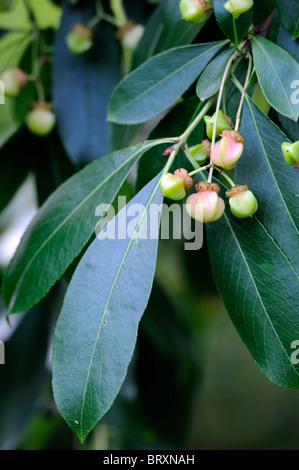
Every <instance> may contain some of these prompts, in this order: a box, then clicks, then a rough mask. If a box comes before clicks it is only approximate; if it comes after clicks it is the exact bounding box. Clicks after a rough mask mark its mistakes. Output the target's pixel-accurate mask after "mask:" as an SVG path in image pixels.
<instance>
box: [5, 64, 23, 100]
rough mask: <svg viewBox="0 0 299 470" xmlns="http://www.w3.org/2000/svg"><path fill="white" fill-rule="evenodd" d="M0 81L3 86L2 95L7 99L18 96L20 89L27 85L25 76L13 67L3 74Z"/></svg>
mask: <svg viewBox="0 0 299 470" xmlns="http://www.w3.org/2000/svg"><path fill="white" fill-rule="evenodd" d="M0 81H1V82H2V83H3V85H4V94H5V96H7V97H9V98H14V97H15V96H18V94H19V93H20V91H21V90H22V88H24V86H25V85H26V83H27V76H26V74H25V73H24V72H23V71H22V70H21V69H19V68H17V67H15V68H12V69H9V70H6V71H5V72H3V74H2V75H1V76H0Z"/></svg>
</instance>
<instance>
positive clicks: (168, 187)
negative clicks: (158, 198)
mask: <svg viewBox="0 0 299 470" xmlns="http://www.w3.org/2000/svg"><path fill="white" fill-rule="evenodd" d="M160 185H161V190H162V193H163V195H164V196H165V197H168V198H169V199H173V200H174V201H180V200H181V199H184V197H185V196H186V190H185V185H184V180H183V178H180V177H178V176H175V175H173V174H172V173H165V175H163V176H162V178H161V182H160Z"/></svg>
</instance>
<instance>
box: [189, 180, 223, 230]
mask: <svg viewBox="0 0 299 470" xmlns="http://www.w3.org/2000/svg"><path fill="white" fill-rule="evenodd" d="M196 190H197V193H195V194H191V196H189V197H188V199H187V201H186V210H187V212H188V214H189V215H190V217H192V218H193V219H195V220H198V221H199V222H203V223H208V222H215V221H216V220H218V219H220V217H222V215H223V213H224V210H225V204H224V201H223V199H221V198H220V197H219V196H218V194H219V192H220V186H219V185H218V184H209V183H206V182H201V183H198V184H197V185H196Z"/></svg>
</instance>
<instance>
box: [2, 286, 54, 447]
mask: <svg viewBox="0 0 299 470" xmlns="http://www.w3.org/2000/svg"><path fill="white" fill-rule="evenodd" d="M53 299H54V302H55V301H56V302H57V293H56V292H55V295H54V296H53V297H52V298H51V299H49V298H48V299H44V301H43V302H41V303H40V304H39V305H37V306H36V307H34V308H33V309H32V310H30V311H29V312H27V313H26V315H25V318H22V320H21V322H20V324H19V325H18V326H17V328H16V329H15V331H14V332H13V334H12V336H10V338H9V339H8V340H7V341H5V365H1V374H0V413H1V421H0V450H9V449H12V450H15V449H16V448H18V445H19V443H20V440H21V439H22V438H23V436H24V432H25V431H26V429H27V427H28V424H29V422H30V420H31V419H32V415H33V414H34V413H35V412H36V409H37V402H38V398H39V396H40V391H41V388H42V385H43V383H44V380H45V377H47V370H46V359H47V353H48V342H49V339H50V334H51V330H52V321H53V317H51V314H52V313H53V310H52V308H53V304H52V302H53ZM1 334H3V329H2V331H1ZM2 338H3V337H2ZM24 357H25V358H26V360H24Z"/></svg>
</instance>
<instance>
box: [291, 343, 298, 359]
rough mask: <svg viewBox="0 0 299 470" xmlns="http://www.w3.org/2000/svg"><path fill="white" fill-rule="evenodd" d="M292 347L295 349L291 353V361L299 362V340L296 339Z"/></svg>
mask: <svg viewBox="0 0 299 470" xmlns="http://www.w3.org/2000/svg"><path fill="white" fill-rule="evenodd" d="M291 349H295V351H294V352H293V353H292V354H291V363H292V364H294V365H298V364H299V340H298V339H297V340H295V341H293V342H292V344H291Z"/></svg>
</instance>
